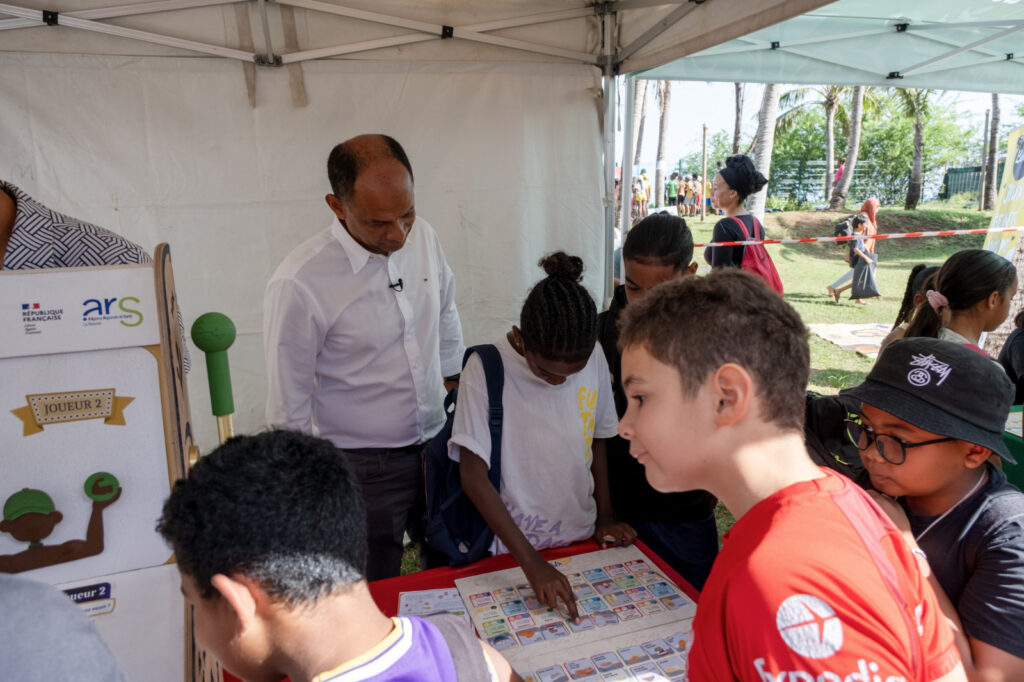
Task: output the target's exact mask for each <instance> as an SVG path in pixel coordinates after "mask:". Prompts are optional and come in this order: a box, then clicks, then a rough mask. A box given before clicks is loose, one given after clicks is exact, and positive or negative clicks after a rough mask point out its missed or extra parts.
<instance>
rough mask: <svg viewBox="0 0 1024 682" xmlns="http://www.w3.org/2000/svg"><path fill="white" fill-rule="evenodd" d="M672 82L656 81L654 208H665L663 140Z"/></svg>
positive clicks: (666, 128) (665, 132) (665, 134)
mask: <svg viewBox="0 0 1024 682" xmlns="http://www.w3.org/2000/svg"><path fill="white" fill-rule="evenodd" d="M671 98H672V81H658V115H659V116H660V119H659V120H658V157H657V165H655V167H654V206H655V207H656V208H664V207H665V140H666V138H667V137H668V135H667V133H668V105H669V101H670V100H671Z"/></svg>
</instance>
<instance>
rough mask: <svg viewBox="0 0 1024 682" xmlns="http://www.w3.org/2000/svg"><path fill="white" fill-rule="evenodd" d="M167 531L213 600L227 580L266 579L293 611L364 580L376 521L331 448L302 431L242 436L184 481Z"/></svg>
mask: <svg viewBox="0 0 1024 682" xmlns="http://www.w3.org/2000/svg"><path fill="white" fill-rule="evenodd" d="M157 531H158V532H159V533H160V534H161V535H163V537H164V539H165V540H166V541H167V542H168V544H170V545H171V547H172V548H173V549H174V553H175V555H176V556H177V561H178V567H179V569H180V570H181V572H182V573H184V574H186V575H189V576H191V577H192V578H193V579H194V580H195V582H196V584H197V586H198V588H199V593H200V594H201V595H202V596H203V597H204V598H207V599H208V598H210V597H213V596H215V595H216V594H217V590H216V589H215V588H214V587H213V585H211V583H210V579H211V578H212V577H213V576H214V575H217V574H218V573H220V574H224V575H231V574H241V575H245V576H248V577H250V578H252V579H254V580H256V581H257V582H258V583H259V584H260V586H261V587H262V588H263V589H264V590H266V592H267V594H268V595H270V596H271V597H272V598H274V599H277V600H280V601H281V602H283V603H286V604H288V605H292V606H294V605H296V604H300V603H303V602H311V601H315V600H317V599H319V598H320V597H323V596H326V595H328V594H331V593H333V592H336V591H337V590H338V589H340V588H345V587H347V586H350V585H352V584H354V583H357V582H359V581H361V580H363V579H364V574H365V570H366V512H365V510H364V507H363V496H362V492H361V490H360V488H359V484H358V482H357V481H356V477H355V474H354V473H353V471H352V469H351V468H350V466H349V464H348V460H347V459H346V458H345V455H344V454H343V453H342V452H341V451H340V450H338V449H337V448H336V447H334V445H332V444H331V442H330V441H327V440H324V439H322V438H315V437H313V436H310V435H306V434H303V433H299V432H297V431H281V430H278V431H268V432H266V433H260V434H257V435H255V436H238V437H235V438H232V439H230V440H228V441H227V442H226V443H224V444H223V445H221V446H220V447H219V448H217V449H216V450H214V451H213V452H211V453H210V454H209V455H207V456H206V457H203V458H202V459H200V460H199V462H197V463H196V465H195V466H194V467H192V471H191V472H190V473H189V475H188V478H185V479H182V480H179V481H177V482H176V483H175V484H174V487H173V489H172V490H171V495H170V497H169V498H168V499H167V501H166V502H165V503H164V509H163V514H162V515H161V517H160V520H159V522H158V523H157Z"/></svg>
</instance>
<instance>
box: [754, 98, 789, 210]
mask: <svg viewBox="0 0 1024 682" xmlns="http://www.w3.org/2000/svg"><path fill="white" fill-rule="evenodd" d="M781 94H782V87H781V86H779V85H778V84H777V83H768V84H767V85H765V86H764V97H762V98H761V110H760V111H759V112H758V114H757V136H756V137H755V138H754V167H756V168H757V170H759V171H760V172H761V173H762V174H763V175H764V176H765V177H768V175H769V174H770V172H771V167H772V147H774V146H775V119H776V118H778V115H779V96H780V95H781ZM767 197H768V185H765V186H764V187H763V188H762V189H761V191H760V192H757V193H756V194H752V195H751V196H750V197H749V198H748V200H747V210H748V211H750V212H751V213H752V214H753V215H754V216H755V217H756V218H757V219H758V220H761V219H762V218H764V206H765V200H766V199H767Z"/></svg>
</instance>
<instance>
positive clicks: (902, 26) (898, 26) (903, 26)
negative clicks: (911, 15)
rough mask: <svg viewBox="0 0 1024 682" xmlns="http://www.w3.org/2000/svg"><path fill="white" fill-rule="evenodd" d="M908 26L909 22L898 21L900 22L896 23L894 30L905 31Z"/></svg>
mask: <svg viewBox="0 0 1024 682" xmlns="http://www.w3.org/2000/svg"><path fill="white" fill-rule="evenodd" d="M908 28H910V24H909V23H906V22H903V23H900V24H896V32H897V33H906V32H907V29H908Z"/></svg>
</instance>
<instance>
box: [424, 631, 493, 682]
mask: <svg viewBox="0 0 1024 682" xmlns="http://www.w3.org/2000/svg"><path fill="white" fill-rule="evenodd" d="M426 620H428V621H429V622H430V623H431V624H432V625H433V626H434V627H436V628H437V629H438V630H439V631H440V633H441V637H442V638H444V643H445V644H447V645H448V651H449V653H451V656H452V663H453V664H454V665H455V677H456V679H457V680H458V681H459V682H490V679H491V676H490V673H489V669H488V665H487V659H485V658H484V650H483V647H481V646H480V640H479V639H477V638H476V635H474V634H473V631H472V630H471V629H470V628H471V627H472V626H469V625H466V624H465V622H464V621H461V620H459V619H457V618H455V617H454V616H449V615H445V616H431V617H430V618H427V619H426Z"/></svg>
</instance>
